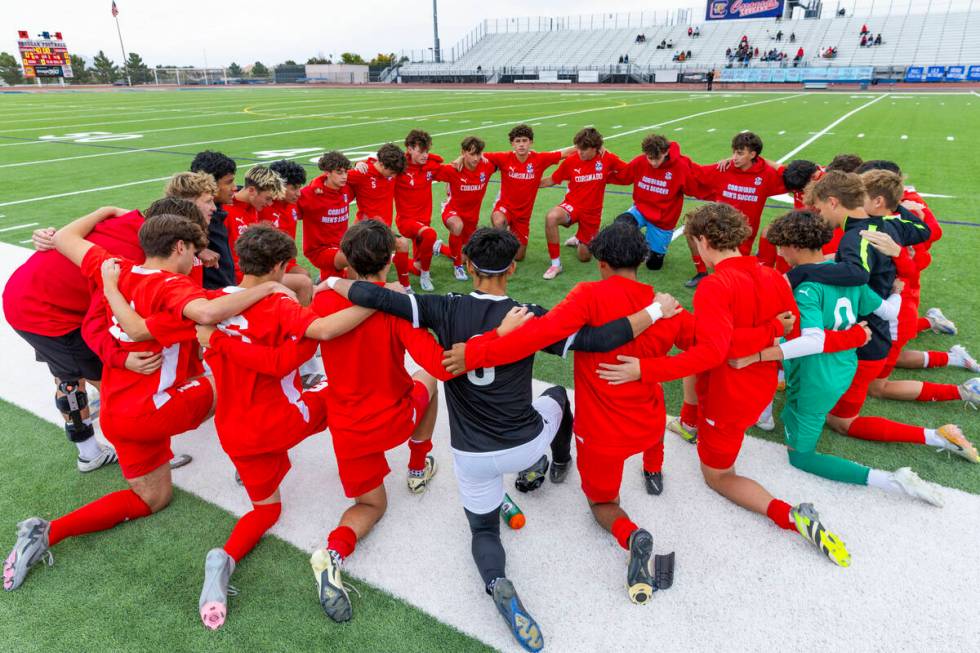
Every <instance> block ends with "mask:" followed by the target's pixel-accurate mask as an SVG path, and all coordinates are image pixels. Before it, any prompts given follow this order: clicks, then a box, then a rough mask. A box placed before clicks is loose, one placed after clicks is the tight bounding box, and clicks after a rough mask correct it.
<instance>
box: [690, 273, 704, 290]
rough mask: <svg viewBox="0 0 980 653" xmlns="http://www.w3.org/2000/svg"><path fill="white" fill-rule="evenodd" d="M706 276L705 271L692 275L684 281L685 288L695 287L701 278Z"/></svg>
mask: <svg viewBox="0 0 980 653" xmlns="http://www.w3.org/2000/svg"><path fill="white" fill-rule="evenodd" d="M706 276H708V273H707V272H698V273H697V274H695V275H694V276H693V277H691V278H690V279H688V280H687V281H685V282H684V287H685V288H697V287H698V284H699V283H701V279H704V278H705V277H706Z"/></svg>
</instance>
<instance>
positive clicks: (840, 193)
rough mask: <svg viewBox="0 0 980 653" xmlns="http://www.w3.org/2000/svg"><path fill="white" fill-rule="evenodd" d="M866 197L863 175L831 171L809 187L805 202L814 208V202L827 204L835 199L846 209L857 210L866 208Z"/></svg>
mask: <svg viewBox="0 0 980 653" xmlns="http://www.w3.org/2000/svg"><path fill="white" fill-rule="evenodd" d="M865 195H866V194H865V191H864V182H862V181H861V175H856V174H854V173H853V172H841V171H839V170H830V171H828V172H827V174H825V175H824V176H823V177H821V178H820V179H818V180H816V181H815V182H813V183H812V184H810V185H809V186H807V189H806V199H805V200H804V201H805V202H806V203H807V205H809V206H814V202H818V201H819V202H825V201H827V200H828V199H830V198H831V197H833V198H835V199H836V200H837V201H838V202H840V203H841V205H842V206H843V207H844V208H845V209H856V208H860V207H863V206H864V198H865Z"/></svg>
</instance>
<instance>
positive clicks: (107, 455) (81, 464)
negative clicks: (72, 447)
mask: <svg viewBox="0 0 980 653" xmlns="http://www.w3.org/2000/svg"><path fill="white" fill-rule="evenodd" d="M118 462H119V458H118V456H116V451H115V450H114V449H110V448H109V447H106V448H105V449H103V450H102V453H100V454H99V455H98V456H96V457H95V458H93V459H92V460H85V459H84V458H82V457H81V456H79V457H78V460H77V461H76V465H77V466H78V471H80V472H81V473H83V474H87V473H89V472H94V471H95V470H97V469H99V468H100V467H105V466H106V465H111V464H112V463H118Z"/></svg>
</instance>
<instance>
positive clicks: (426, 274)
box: [419, 270, 429, 279]
mask: <svg viewBox="0 0 980 653" xmlns="http://www.w3.org/2000/svg"><path fill="white" fill-rule="evenodd" d="M419 277H420V278H422V279H428V278H429V271H428V270H422V272H420V273H419Z"/></svg>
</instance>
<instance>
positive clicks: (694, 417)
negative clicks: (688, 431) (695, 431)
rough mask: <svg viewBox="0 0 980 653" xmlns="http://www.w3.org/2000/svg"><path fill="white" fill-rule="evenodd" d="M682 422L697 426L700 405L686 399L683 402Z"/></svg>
mask: <svg viewBox="0 0 980 653" xmlns="http://www.w3.org/2000/svg"><path fill="white" fill-rule="evenodd" d="M681 423H682V424H684V425H686V426H690V427H697V425H698V405H697V404H689V403H687V402H686V401H685V402H684V403H683V404H681Z"/></svg>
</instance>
